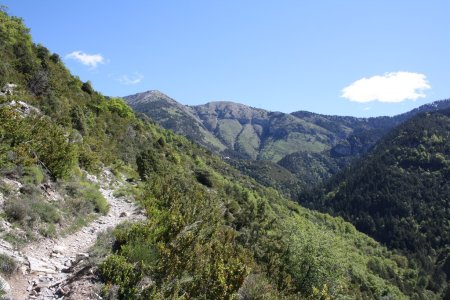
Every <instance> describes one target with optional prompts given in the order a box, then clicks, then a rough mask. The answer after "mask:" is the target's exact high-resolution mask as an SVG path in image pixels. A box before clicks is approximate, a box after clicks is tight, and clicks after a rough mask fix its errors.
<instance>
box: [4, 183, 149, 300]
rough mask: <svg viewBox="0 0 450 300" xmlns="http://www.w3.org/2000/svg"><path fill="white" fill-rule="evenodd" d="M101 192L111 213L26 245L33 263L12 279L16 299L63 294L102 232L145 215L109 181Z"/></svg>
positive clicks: (27, 258) (27, 254)
mask: <svg viewBox="0 0 450 300" xmlns="http://www.w3.org/2000/svg"><path fill="white" fill-rule="evenodd" d="M101 192H102V194H103V196H104V197H105V198H106V199H107V201H108V203H109V205H110V209H109V212H108V214H107V215H105V216H101V217H99V218H98V219H97V220H95V221H93V222H92V223H90V224H89V225H88V226H86V227H84V228H82V229H81V230H80V231H78V232H75V233H74V234H71V235H68V236H66V237H64V238H58V239H43V240H40V241H38V242H35V243H32V244H30V245H28V246H27V247H25V248H24V249H22V251H21V252H22V253H23V256H24V258H25V260H26V261H27V262H28V264H29V265H28V266H27V268H26V270H25V274H20V275H16V276H15V277H13V278H12V280H10V285H11V288H12V293H13V299H14V300H22V299H60V298H62V297H63V295H64V294H65V293H67V291H64V290H61V287H63V286H64V284H65V283H66V282H67V281H68V280H70V279H71V277H72V276H73V273H72V271H73V267H74V266H75V265H76V264H78V262H80V261H81V260H83V259H84V258H86V257H87V256H88V254H87V253H86V252H87V251H88V249H89V248H90V247H91V246H92V245H94V243H95V241H96V238H97V234H98V233H100V232H102V231H104V230H106V229H107V228H109V227H115V226H117V225H118V224H119V223H121V222H123V221H137V220H142V219H144V216H143V214H142V213H141V212H140V210H139V209H138V208H137V207H136V206H135V205H134V204H133V203H130V202H129V201H128V200H127V199H125V198H123V197H121V198H116V197H114V195H113V192H114V189H112V188H109V187H106V185H105V186H104V187H103V188H101ZM80 297H81V295H80ZM73 299H77V298H73ZM79 299H88V298H85V297H82V298H79Z"/></svg>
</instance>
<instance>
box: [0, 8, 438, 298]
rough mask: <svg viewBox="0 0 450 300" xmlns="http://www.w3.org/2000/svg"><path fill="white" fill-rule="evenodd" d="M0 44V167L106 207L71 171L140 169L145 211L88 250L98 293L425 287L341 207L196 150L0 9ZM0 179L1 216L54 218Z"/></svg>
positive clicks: (393, 291) (284, 294)
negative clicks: (332, 210)
mask: <svg viewBox="0 0 450 300" xmlns="http://www.w3.org/2000/svg"><path fill="white" fill-rule="evenodd" d="M0 56H1V57H0V58H1V59H0V82H1V83H6V82H12V83H14V84H17V85H18V88H17V89H16V91H15V92H14V94H13V95H7V96H2V98H0V101H1V102H2V103H1V122H0V149H1V152H0V154H1V156H0V171H1V175H2V176H5V177H14V176H15V177H18V178H19V180H22V181H23V182H26V180H28V182H30V183H32V184H34V186H36V185H39V183H40V182H42V181H43V180H45V181H47V183H49V184H50V183H51V184H58V185H61V186H62V187H63V189H64V190H65V191H66V193H65V194H67V196H68V198H67V199H72V200H71V201H73V202H74V203H75V204H76V205H72V206H71V207H72V208H74V207H80V208H84V207H86V206H87V207H90V209H92V208H93V209H96V210H97V211H98V212H99V213H101V212H102V211H104V209H107V208H105V207H103V205H102V201H101V199H100V198H99V197H98V194H96V193H95V187H93V186H84V183H80V182H79V178H81V177H82V175H81V174H82V173H83V172H82V171H88V172H91V173H92V172H94V173H95V172H98V171H99V170H101V169H102V168H105V167H108V168H110V169H111V170H112V171H113V172H114V173H115V174H117V175H118V176H119V175H121V174H124V175H125V176H127V177H128V178H129V180H130V181H133V180H134V181H139V183H138V184H137V185H136V186H135V187H134V188H133V189H130V190H129V191H128V193H129V196H131V195H133V196H134V197H135V198H136V199H137V201H139V202H140V203H141V205H142V206H143V207H144V208H145V211H146V213H147V216H148V219H147V221H146V222H142V223H137V224H130V225H127V226H122V227H119V228H117V229H116V230H115V231H114V236H113V238H114V243H113V246H112V247H110V248H108V249H107V250H106V251H105V252H104V253H106V254H107V255H106V257H104V259H103V260H102V261H98V262H97V263H99V268H98V274H99V276H100V277H101V279H102V280H103V282H104V283H105V286H104V295H105V296H106V297H108V296H111V297H117V298H119V299H138V298H149V297H154V298H168V299H235V298H237V297H238V294H239V295H240V297H241V298H243V299H282V298H286V299H298V298H301V299H302V298H303V299H330V298H342V299H345V298H350V297H353V298H365V299H374V298H382V297H384V298H388V299H389V298H394V299H406V298H408V297H409V298H413V299H427V298H433V297H434V296H435V294H434V293H433V292H432V291H429V290H426V286H425V285H423V284H421V282H420V281H419V279H420V276H419V273H420V271H419V269H418V268H417V267H416V266H415V265H414V264H411V262H410V261H409V260H408V259H407V258H406V257H404V256H401V255H398V254H396V253H394V252H391V251H388V250H387V249H386V248H384V247H382V246H380V244H378V243H377V242H375V241H374V240H373V239H371V238H369V237H367V236H366V235H364V234H362V233H360V232H358V231H357V230H356V229H355V228H354V227H353V226H352V225H351V224H349V223H347V222H345V221H343V219H341V218H332V217H330V216H329V215H325V214H321V213H316V212H312V211H309V210H307V209H304V208H302V207H300V206H299V205H297V204H295V203H292V202H290V201H288V200H286V199H284V198H282V197H281V196H280V195H279V193H278V192H276V191H275V190H274V189H269V188H265V187H262V186H261V185H259V184H258V183H256V182H255V181H254V180H252V179H250V178H248V177H246V176H244V175H242V174H240V173H239V172H238V171H236V170H235V169H233V168H232V167H230V166H229V165H228V164H225V163H224V162H222V161H221V160H220V158H218V157H217V156H214V155H212V154H211V153H210V152H209V151H208V150H206V149H203V148H201V147H198V146H196V145H195V144H193V143H191V142H189V141H187V140H186V139H185V138H183V137H181V136H177V135H175V134H174V133H172V132H169V131H166V130H164V129H161V128H159V127H157V126H156V125H155V124H153V123H152V122H150V121H148V120H147V119H145V118H144V119H139V118H137V117H136V116H135V114H134V113H133V112H132V111H131V109H130V108H129V107H128V106H127V105H126V104H125V103H124V102H123V101H122V100H120V99H110V98H107V97H104V96H102V95H101V94H99V93H98V92H96V91H95V90H94V89H93V88H92V86H91V84H90V83H89V82H81V81H80V80H79V79H78V78H76V77H73V76H72V75H71V74H70V73H69V72H68V71H67V69H66V68H65V67H64V65H63V64H62V62H61V60H60V58H59V56H58V55H57V54H52V53H51V52H50V51H49V50H48V49H46V48H45V47H44V46H42V45H35V44H33V43H32V40H31V37H30V35H29V34H28V30H27V29H26V27H25V26H24V25H23V23H22V21H21V20H20V19H19V18H15V17H10V16H8V15H7V14H6V13H5V12H4V11H0ZM13 100H17V101H16V102H15V103H19V105H15V104H14V103H13V102H12V101H13ZM18 101H23V102H18ZM24 103H25V104H26V105H25V104H24ZM28 105H32V106H33V107H36V108H37V109H38V110H35V109H34V108H32V107H29V106H28ZM27 107H28V108H27ZM27 178H28V179H27ZM74 180H75V182H76V184H72V182H73V181H74ZM55 182H56V183H55ZM32 186H33V185H32ZM30 190H31V192H33V189H30ZM0 192H2V195H5V196H6V197H7V200H8V201H10V202H11V203H12V204H11V207H12V208H11V209H10V210H9V213H7V215H6V217H7V218H8V219H9V220H10V221H11V222H17V225H18V226H26V225H30V224H29V223H28V221H29V220H30V219H29V218H21V215H20V214H16V211H17V212H19V213H20V212H21V211H23V210H22V206H25V209H26V210H25V211H26V212H30V214H31V212H36V213H37V217H36V218H40V219H44V220H47V221H46V222H47V223H49V224H51V223H54V222H59V218H60V217H61V215H59V210H57V207H56V205H55V204H54V203H50V202H45V201H44V200H42V201H40V199H39V198H35V197H30V199H29V200H30V201H28V200H25V199H23V198H22V197H19V198H15V199H9V198H8V197H9V195H8V194H7V193H4V191H3V190H1V191H0ZM25 192H26V190H25V191H24V193H25ZM65 201H68V200H65ZM63 203H64V202H63ZM14 205H15V206H14ZM21 205H22V206H21ZM14 207H19V209H15V208H14ZM37 208H39V209H37ZM8 209H9V208H8ZM8 209H7V211H8ZM81 210H82V209H81ZM77 211H78V210H77ZM62 212H64V210H62ZM3 216H4V215H3V214H2V217H3ZM2 259H3V258H2ZM99 259H100V258H99ZM3 260H5V259H3Z"/></svg>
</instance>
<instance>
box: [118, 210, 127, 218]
mask: <svg viewBox="0 0 450 300" xmlns="http://www.w3.org/2000/svg"><path fill="white" fill-rule="evenodd" d="M126 216H128V213H127V212H126V211H123V212H121V213H120V215H119V217H121V218H123V217H126Z"/></svg>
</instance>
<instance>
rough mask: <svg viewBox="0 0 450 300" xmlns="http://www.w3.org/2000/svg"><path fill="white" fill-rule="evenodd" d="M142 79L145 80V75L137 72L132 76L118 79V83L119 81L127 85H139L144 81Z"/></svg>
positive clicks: (123, 76)
mask: <svg viewBox="0 0 450 300" xmlns="http://www.w3.org/2000/svg"><path fill="white" fill-rule="evenodd" d="M142 79H144V75H142V74H141V73H137V72H136V73H134V74H133V75H131V76H128V75H122V76H120V77H117V81H119V82H120V83H122V84H125V85H135V84H138V83H140V82H141V81H142Z"/></svg>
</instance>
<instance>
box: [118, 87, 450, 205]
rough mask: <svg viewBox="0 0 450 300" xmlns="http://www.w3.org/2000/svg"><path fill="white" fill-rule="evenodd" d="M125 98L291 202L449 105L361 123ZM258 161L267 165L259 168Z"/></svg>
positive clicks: (150, 95) (152, 96)
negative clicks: (418, 118) (409, 123)
mask: <svg viewBox="0 0 450 300" xmlns="http://www.w3.org/2000/svg"><path fill="white" fill-rule="evenodd" d="M125 99H126V101H127V102H128V103H129V104H130V105H131V106H132V107H133V109H134V110H136V111H138V112H141V113H144V114H146V115H147V116H149V117H150V118H152V119H153V120H155V121H156V122H157V123H158V124H159V125H161V126H162V127H164V128H166V129H171V130H173V131H174V132H176V133H178V134H182V135H184V136H186V137H188V138H189V139H190V140H192V141H195V142H196V143H198V144H200V145H203V146H205V147H207V148H209V149H211V150H212V151H214V152H216V153H219V154H220V155H222V156H223V157H225V158H227V161H228V162H230V163H231V164H232V165H233V166H236V167H238V168H239V170H240V171H242V172H244V173H245V174H247V175H249V176H251V177H253V178H255V179H256V180H258V182H260V183H262V184H264V185H266V186H270V187H274V188H277V189H278V190H280V191H283V193H285V194H286V195H288V196H289V197H291V198H293V199H294V198H296V197H297V196H298V192H299V191H301V190H302V187H303V186H311V185H316V184H318V183H321V182H322V181H323V180H327V179H329V178H330V177H331V176H332V175H334V174H336V173H337V172H339V171H340V170H342V169H343V168H344V167H345V166H347V165H348V164H349V163H350V162H351V161H353V160H354V159H355V158H358V157H361V156H362V155H364V154H365V153H366V152H367V151H369V150H370V149H371V147H373V146H374V145H375V143H376V142H377V141H378V140H379V139H380V138H381V137H383V136H384V135H385V134H386V133H387V132H388V131H389V130H390V129H392V128H394V127H395V126H397V125H399V124H401V123H402V122H404V121H405V120H407V119H409V118H411V117H412V116H414V115H415V114H417V113H419V112H425V111H434V110H437V109H442V108H446V107H450V101H449V100H442V101H436V102H434V103H432V104H429V105H424V106H421V107H419V108H417V109H415V110H413V111H411V112H408V113H405V114H402V115H398V116H395V117H377V118H368V119H363V118H354V117H342V116H327V115H320V114H315V113H311V112H306V111H298V112H294V113H291V114H285V113H281V112H269V111H266V110H263V109H257V108H253V107H248V106H245V105H242V104H238V103H233V102H212V103H207V104H204V105H197V106H185V105H182V104H180V103H178V102H176V101H175V100H173V99H171V98H169V97H168V96H166V95H164V94H162V93H161V92H158V91H148V92H144V93H139V94H135V95H131V96H127V97H125ZM244 160H247V162H246V161H244ZM254 160H256V161H254ZM261 161H269V162H271V163H267V162H264V163H262V164H264V167H263V168H261V167H258V164H259V163H260V162H261ZM275 163H277V164H279V165H280V166H282V167H284V168H285V169H282V168H278V167H277V166H275V165H274V164H275ZM272 171H275V172H276V174H277V175H276V176H275V177H277V178H275V179H273V178H272V177H273V173H272ZM286 171H289V172H290V173H291V174H289V172H286ZM280 172H281V173H283V175H282V178H281V177H280V176H279V175H280ZM288 177H289V178H288ZM293 182H295V183H296V184H292V183H293ZM297 183H298V184H297Z"/></svg>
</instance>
